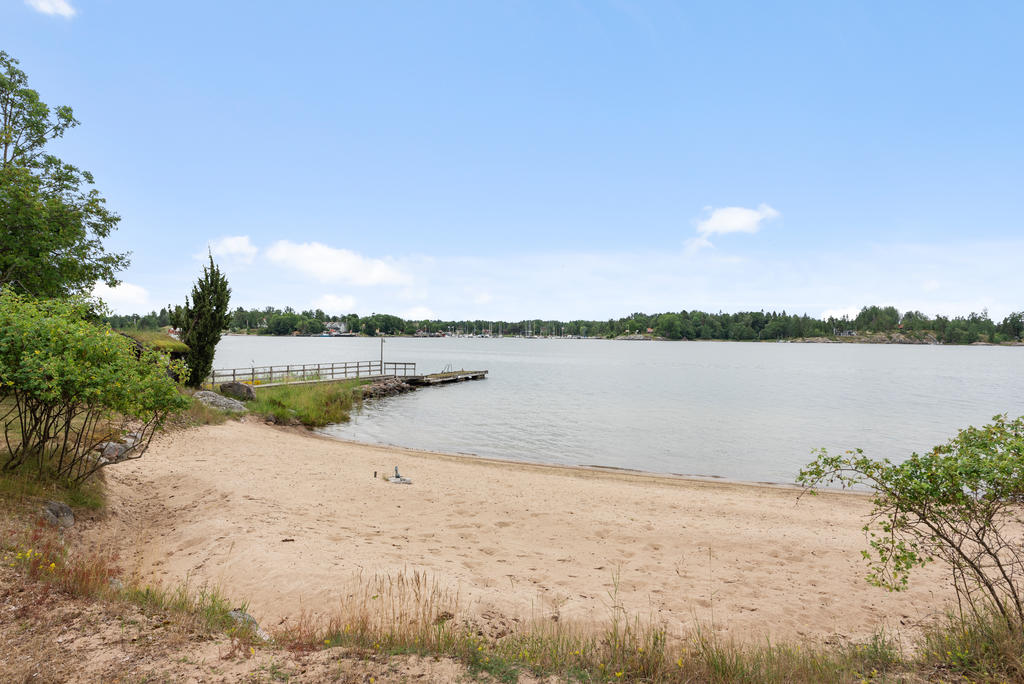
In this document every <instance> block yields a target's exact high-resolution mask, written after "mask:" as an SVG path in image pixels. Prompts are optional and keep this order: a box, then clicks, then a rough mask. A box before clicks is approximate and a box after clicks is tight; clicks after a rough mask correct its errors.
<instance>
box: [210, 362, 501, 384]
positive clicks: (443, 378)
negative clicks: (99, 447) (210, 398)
mask: <svg viewBox="0 0 1024 684" xmlns="http://www.w3.org/2000/svg"><path fill="white" fill-rule="evenodd" d="M486 377H487V371H485V370H469V371H468V370H457V371H450V370H445V371H443V372H441V373H428V374H425V375H424V374H417V373H416V364H415V363H412V362H406V361H397V362H396V361H385V362H381V361H338V362H334V363H303V364H291V365H283V366H250V367H249V368H219V369H216V370H213V371H211V373H210V375H209V376H208V377H207V378H206V382H204V383H203V387H206V388H210V389H216V387H217V386H218V385H220V384H222V383H225V382H240V383H243V384H246V385H250V386H252V387H253V388H255V389H259V388H261V387H280V386H281V385H307V384H312V383H316V382H335V381H338V380H386V379H389V378H397V379H399V380H402V381H404V382H407V383H409V384H410V385H413V386H415V387H432V386H434V385H444V384H447V383H451V382H464V381H466V380H482V379H484V378H486Z"/></svg>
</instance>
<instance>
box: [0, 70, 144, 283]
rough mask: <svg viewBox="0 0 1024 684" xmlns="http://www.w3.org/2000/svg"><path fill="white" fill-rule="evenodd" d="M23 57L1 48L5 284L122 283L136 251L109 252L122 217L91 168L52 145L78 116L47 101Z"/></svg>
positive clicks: (0, 237)
mask: <svg viewBox="0 0 1024 684" xmlns="http://www.w3.org/2000/svg"><path fill="white" fill-rule="evenodd" d="M18 63H19V62H18V60H16V59H14V58H13V57H11V56H10V55H8V54H7V53H6V52H3V51H0V285H10V286H11V287H14V288H16V289H18V290H19V291H23V292H26V293H28V294H31V295H34V296H36V297H61V296H67V295H72V294H85V293H88V292H90V291H91V290H92V288H93V286H94V284H95V283H96V281H98V280H102V281H103V282H105V283H107V284H108V285H111V286H113V285H116V284H117V282H118V281H117V278H116V274H117V272H118V271H122V270H124V269H125V268H127V266H128V256H129V255H128V254H127V253H125V254H117V253H108V252H107V251H106V250H105V249H104V247H103V240H104V239H105V238H107V237H108V236H109V235H110V233H111V232H112V231H113V230H115V229H116V227H117V223H118V222H119V221H120V217H118V216H117V214H115V213H113V212H111V211H110V210H109V209H108V208H107V207H106V204H105V200H104V199H103V197H102V196H101V195H100V194H99V192H98V191H97V190H96V189H94V188H91V187H89V186H91V185H92V184H93V177H92V175H91V174H90V173H89V172H87V171H83V170H81V169H79V168H77V167H75V166H73V165H71V164H67V163H65V162H63V161H61V160H60V159H58V158H57V157H55V156H54V155H52V154H49V153H47V151H46V145H47V143H48V142H50V141H51V140H54V139H57V138H61V137H63V135H64V133H65V131H67V130H68V129H70V128H74V127H75V126H77V125H78V121H77V120H76V119H75V117H74V114H73V112H72V110H71V108H70V107H67V106H62V107H55V108H52V109H51V108H50V107H49V106H48V105H47V104H46V103H44V102H42V101H41V100H40V99H39V94H38V93H37V92H36V91H34V90H32V89H31V88H29V87H28V77H27V76H26V75H25V72H23V71H22V70H21V69H19V68H18Z"/></svg>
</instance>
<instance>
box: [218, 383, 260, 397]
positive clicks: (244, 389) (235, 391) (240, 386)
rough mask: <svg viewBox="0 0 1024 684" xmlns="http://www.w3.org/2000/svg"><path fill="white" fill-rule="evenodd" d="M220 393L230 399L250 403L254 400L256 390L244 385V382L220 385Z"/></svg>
mask: <svg viewBox="0 0 1024 684" xmlns="http://www.w3.org/2000/svg"><path fill="white" fill-rule="evenodd" d="M220 393H221V394H223V395H225V396H228V397H231V398H232V399H240V400H242V401H252V400H253V399H255V398H256V390H254V389H253V388H252V385H246V384H245V383H244V382H225V383H222V384H221V386H220Z"/></svg>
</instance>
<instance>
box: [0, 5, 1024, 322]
mask: <svg viewBox="0 0 1024 684" xmlns="http://www.w3.org/2000/svg"><path fill="white" fill-rule="evenodd" d="M1022 25H1024V4H1021V3H1019V2H1009V3H999V2H989V3H968V4H965V3H953V2H919V3H917V2H899V3H883V2H869V3H852V2H851V3H822V2H778V3H764V2H750V3H732V2H671V3H669V2H665V3H662V2H654V1H652V2H626V1H624V0H618V1H607V2H599V1H595V2H582V1H571V0H565V1H560V0H543V1H537V2H500V3H499V2H470V1H466V2H440V1H438V2H411V1H410V2H346V3H341V2H327V1H324V2H304V3H281V2H228V1H224V2H188V1H184V0H183V1H180V2H176V3H150V2H129V1H128V0H123V1H114V0H5V1H4V2H3V3H2V4H0V49H4V50H6V51H7V52H8V53H10V54H11V55H12V56H14V57H16V58H18V59H20V60H21V67H22V69H23V70H24V71H26V72H27V73H28V75H29V80H30V84H31V85H32V86H33V87H34V88H35V89H37V90H38V91H39V92H40V94H41V96H42V97H43V99H44V101H46V102H48V103H49V104H51V105H59V104H70V105H71V106H72V107H74V110H75V114H76V116H77V117H78V119H80V120H81V122H82V125H81V126H80V127H79V128H77V129H75V130H73V131H71V132H69V134H68V135H67V136H66V138H65V139H64V140H62V141H59V142H58V143H57V144H56V145H54V150H55V151H56V152H57V153H58V154H59V155H60V156H62V157H63V158H65V159H66V160H68V161H71V162H73V163H76V164H78V165H80V166H81V167H83V168H86V169H88V170H90V171H92V172H93V173H94V175H95V177H96V186H97V188H99V189H100V191H101V192H102V193H103V194H104V196H105V197H106V198H107V200H108V203H109V205H110V206H111V208H113V209H114V210H115V211H117V212H118V213H119V214H120V215H121V216H122V222H121V224H120V228H119V230H118V231H117V233H116V235H115V236H114V237H113V238H112V239H110V240H109V241H108V246H109V247H110V248H111V249H114V250H131V251H132V253H133V258H132V266H131V268H130V269H129V270H128V271H126V272H124V273H123V274H122V278H123V281H124V285H123V286H122V287H120V288H118V289H117V290H114V291H108V290H107V289H106V288H102V287H101V288H100V292H101V294H102V295H103V296H104V298H105V299H106V300H107V301H108V302H109V303H110V304H111V305H112V306H113V308H115V309H116V310H119V311H121V312H124V313H129V312H139V311H143V310H149V309H152V308H159V307H160V306H162V305H165V304H167V303H178V302H180V301H182V300H183V298H184V296H185V294H187V292H188V291H189V289H190V287H191V283H192V282H193V281H194V280H195V279H196V277H197V276H198V275H199V273H200V272H201V267H202V261H201V258H202V257H204V256H205V253H206V250H207V249H208V248H211V249H212V250H213V253H214V257H215V259H216V260H217V261H218V263H220V264H221V265H222V267H223V269H224V270H225V272H226V273H227V275H228V278H229V281H230V283H231V286H232V289H233V298H232V304H233V305H241V306H246V307H251V306H266V305H274V306H280V307H283V306H286V305H291V306H293V307H295V308H296V309H300V310H301V309H305V308H311V307H315V306H320V307H322V308H324V309H326V310H328V311H329V312H332V313H334V312H337V313H342V312H350V311H355V312H359V313H363V314H368V313H371V312H386V313H395V314H398V315H402V316H405V317H410V318H420V317H440V318H445V319H452V318H483V319H498V318H503V319H507V320H519V319H522V318H527V317H540V318H561V319H571V318H597V319H604V318H609V317H619V316H622V315H626V314H629V313H631V312H633V311H646V312H659V311H668V310H673V311H678V310H681V309H704V310H711V311H717V310H723V311H736V310H749V309H755V310H757V309H775V310H782V309H785V310H787V311H790V312H794V311H795V312H806V313H809V314H811V315H821V314H823V313H825V312H848V311H855V310H856V309H857V308H859V307H860V306H862V305H865V304H882V305H886V304H892V305H895V306H897V307H899V308H900V309H901V310H906V309H911V308H913V309H920V310H922V311H924V312H925V313H927V314H930V315H934V314H936V313H945V314H966V313H969V312H970V311H980V310H981V309H982V308H986V307H987V308H988V309H989V311H990V313H991V314H992V316H993V317H994V318H1001V317H1002V316H1005V315H1006V314H1008V313H1010V312H1011V311H1019V310H1021V309H1024V279H1022V278H1021V270H1022V269H1021V255H1022V254H1024V206H1022V199H1024V193H1022V188H1024V161H1022V160H1024V124H1022V122H1024V82H1022V81H1024V75H1022V74H1024V70H1022V69H1021V65H1022V64H1024V41H1021V40H1020V39H1019V31H1020V27H1021V26H1022Z"/></svg>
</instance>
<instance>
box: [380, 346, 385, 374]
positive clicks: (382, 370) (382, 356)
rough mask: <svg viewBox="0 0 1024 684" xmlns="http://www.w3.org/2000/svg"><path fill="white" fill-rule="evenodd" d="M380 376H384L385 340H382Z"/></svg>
mask: <svg viewBox="0 0 1024 684" xmlns="http://www.w3.org/2000/svg"><path fill="white" fill-rule="evenodd" d="M380 374H381V375H384V338H383V337H382V338H380Z"/></svg>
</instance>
